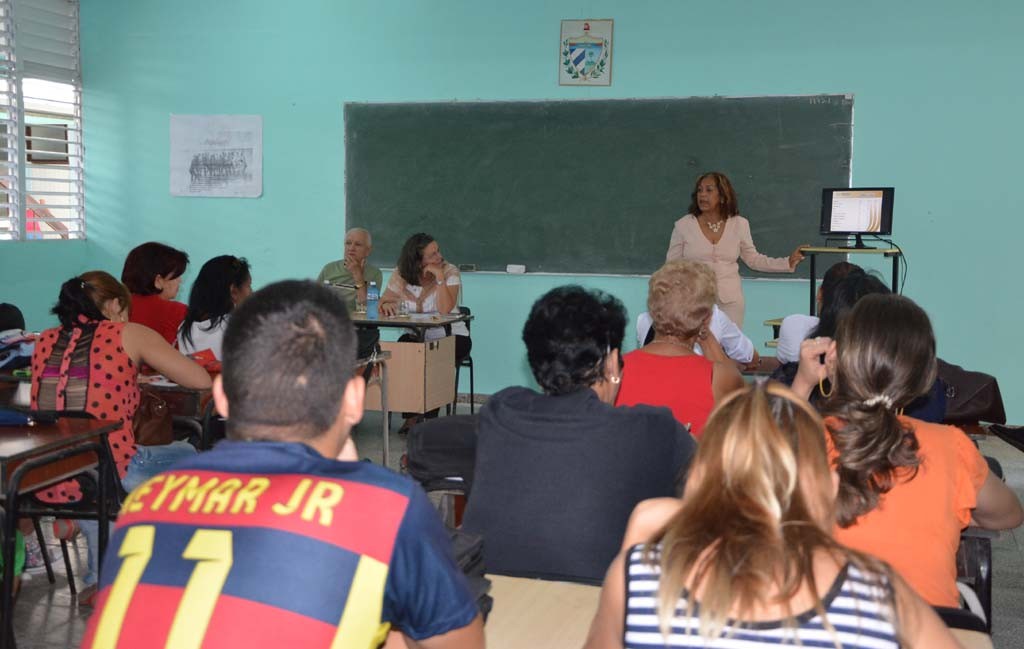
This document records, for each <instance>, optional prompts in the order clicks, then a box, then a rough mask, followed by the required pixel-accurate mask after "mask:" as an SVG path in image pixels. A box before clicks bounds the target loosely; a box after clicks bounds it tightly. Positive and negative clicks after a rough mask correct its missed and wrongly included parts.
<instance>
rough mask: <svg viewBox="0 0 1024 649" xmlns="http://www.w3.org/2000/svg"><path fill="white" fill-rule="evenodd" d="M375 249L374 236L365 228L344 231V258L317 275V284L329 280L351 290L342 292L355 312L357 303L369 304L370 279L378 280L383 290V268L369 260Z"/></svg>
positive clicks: (378, 284)
mask: <svg viewBox="0 0 1024 649" xmlns="http://www.w3.org/2000/svg"><path fill="white" fill-rule="evenodd" d="M372 251H373V239H372V238H371V237H370V232H369V231H368V230H366V229H364V228H352V229H350V230H349V231H348V232H346V233H345V258H344V259H339V260H337V261H332V262H330V263H328V264H327V265H325V266H324V267H323V270H321V271H320V274H319V275H317V278H316V281H317V283H318V284H323V283H325V282H326V283H328V284H331V285H334V286H339V287H341V288H346V289H350V290H347V291H344V292H343V294H342V297H343V299H344V300H345V305H346V306H347V307H348V312H349V313H352V312H354V311H355V307H356V303H357V302H359V303H363V304H365V303H366V289H367V287H369V285H370V282H376V283H377V289H378V290H379V291H380V292H382V293H383V292H384V286H383V283H384V276H383V275H382V274H381V272H380V269H379V268H377V267H376V266H374V265H373V264H370V263H369V262H368V261H367V260H368V259H369V257H370V252H372Z"/></svg>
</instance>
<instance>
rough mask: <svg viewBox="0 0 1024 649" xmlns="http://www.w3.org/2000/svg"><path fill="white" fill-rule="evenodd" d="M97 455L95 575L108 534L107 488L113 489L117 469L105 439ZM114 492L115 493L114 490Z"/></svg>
mask: <svg viewBox="0 0 1024 649" xmlns="http://www.w3.org/2000/svg"><path fill="white" fill-rule="evenodd" d="M99 446H100V448H99V450H98V452H97V456H98V457H99V480H97V482H98V483H99V484H97V485H96V499H97V500H98V502H97V503H96V517H97V518H98V519H99V520H98V521H96V523H97V525H98V526H99V539H98V542H97V548H96V575H97V577H98V576H99V575H100V574H102V570H103V557H104V555H105V554H106V553H107V542H108V541H109V535H110V520H109V519H110V517H109V516H108V515H107V502H108V501H107V497H108V496H107V490H108V489H115V488H116V485H115V484H114V482H113V481H114V480H116V479H117V471H116V469H114V468H113V466H114V465H113V461H114V458H113V455H112V454H111V453H110V449H109V447H108V446H107V441H106V440H105V439H103V440H100V442H99ZM114 493H117V492H116V491H115V492H114Z"/></svg>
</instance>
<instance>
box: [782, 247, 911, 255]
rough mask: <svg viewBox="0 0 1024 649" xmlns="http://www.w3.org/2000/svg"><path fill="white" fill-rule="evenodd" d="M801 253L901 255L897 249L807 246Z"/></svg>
mask: <svg viewBox="0 0 1024 649" xmlns="http://www.w3.org/2000/svg"><path fill="white" fill-rule="evenodd" d="M800 251H801V252H803V253H805V254H806V253H812V254H816V255H830V254H831V255H846V254H854V255H902V254H903V253H902V252H900V249H899V248H853V247H850V248H837V247H834V246H807V247H806V248H801V249H800Z"/></svg>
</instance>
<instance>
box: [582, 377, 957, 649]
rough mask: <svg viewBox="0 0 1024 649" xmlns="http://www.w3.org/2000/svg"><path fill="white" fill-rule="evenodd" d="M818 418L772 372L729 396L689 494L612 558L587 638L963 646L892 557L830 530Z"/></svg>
mask: <svg viewBox="0 0 1024 649" xmlns="http://www.w3.org/2000/svg"><path fill="white" fill-rule="evenodd" d="M822 426H823V424H822V421H821V419H820V418H818V416H817V414H816V413H815V412H814V411H813V410H812V409H811V408H810V407H808V405H807V404H806V403H803V402H801V400H800V398H799V397H797V396H796V395H795V394H793V393H792V392H790V391H789V390H787V389H785V388H783V387H781V386H779V385H777V384H770V383H769V384H764V383H758V384H756V385H754V386H751V387H749V388H746V389H745V390H743V391H740V392H736V393H734V394H732V395H730V396H729V397H727V398H726V400H725V401H724V402H723V403H722V404H721V405H720V406H719V407H718V408H717V409H716V410H715V412H714V413H712V415H711V418H710V419H709V420H708V425H707V427H706V428H705V433H704V438H703V439H702V440H701V443H700V448H699V449H698V451H697V456H696V458H695V459H694V463H693V467H692V468H691V470H690V476H689V479H688V480H687V483H686V491H685V493H684V495H683V499H682V502H681V503H680V504H679V505H678V506H677V507H676V508H675V511H674V513H673V514H672V515H671V516H670V517H669V518H668V519H667V520H666V521H664V523H663V524H661V525H659V529H658V531H657V532H656V533H655V534H654V536H653V538H650V537H649V539H650V540H649V542H646V543H645V542H643V541H641V542H639V543H638V544H636V545H634V544H633V542H632V541H629V542H630V546H628V547H626V548H624V549H623V551H622V552H621V553H620V554H619V556H618V557H617V558H616V559H615V561H614V562H612V564H611V567H610V568H609V569H608V575H607V577H606V579H605V582H604V587H603V589H602V591H601V600H600V604H599V606H598V611H597V615H596V616H595V617H594V622H593V624H592V625H591V628H590V635H589V637H588V638H587V643H586V645H585V646H586V649H611V648H616V649H620V648H623V647H625V648H634V647H636V648H639V647H645V648H647V647H651V648H653V647H722V648H729V647H774V646H787V647H788V646H793V647H797V646H807V647H844V648H845V649H857V648H865V649H866V648H869V647H870V648H873V649H889V648H891V649H896V648H897V647H901V646H910V647H927V648H928V649H932V648H939V647H943V648H945V647H949V648H953V647H959V646H960V645H959V644H957V642H956V640H955V639H954V638H953V636H952V634H951V633H950V631H949V630H948V629H947V628H946V627H945V625H943V623H942V621H941V620H940V619H939V617H938V615H936V613H935V611H933V610H932V609H931V607H929V606H928V605H927V604H926V603H925V602H924V601H922V600H921V598H920V597H919V596H918V595H916V594H915V593H914V591H913V590H911V588H910V587H909V586H908V585H907V584H905V583H904V582H903V580H902V579H900V578H899V577H898V576H896V575H895V574H893V573H892V571H891V570H890V569H889V567H888V566H886V565H885V564H883V563H881V562H879V561H877V560H875V559H873V558H871V557H868V556H866V555H863V554H861V553H859V552H856V551H852V550H849V549H847V548H846V547H843V546H842V545H840V544H839V543H837V542H836V541H835V540H833V538H832V535H831V532H832V526H833V524H834V521H835V482H834V480H835V474H834V473H832V472H831V471H830V470H829V464H828V459H827V457H826V451H825V440H824V437H823V436H822ZM635 525H636V518H635V517H634V520H633V521H631V523H630V527H631V530H630V531H631V533H632V532H633V531H634V530H633V529H632V528H633V527H634V526H635Z"/></svg>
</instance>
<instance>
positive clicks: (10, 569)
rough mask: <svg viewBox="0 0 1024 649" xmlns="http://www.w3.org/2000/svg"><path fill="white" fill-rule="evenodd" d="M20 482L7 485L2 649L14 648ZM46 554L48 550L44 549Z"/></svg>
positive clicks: (4, 530)
mask: <svg viewBox="0 0 1024 649" xmlns="http://www.w3.org/2000/svg"><path fill="white" fill-rule="evenodd" d="M18 482H20V480H19V479H17V477H12V478H11V482H10V484H9V485H7V502H6V503H5V504H6V507H5V509H4V513H3V519H4V520H3V535H4V539H3V558H4V584H3V604H2V606H3V608H2V609H0V615H2V616H3V624H2V626H3V630H2V632H0V649H7V647H13V646H14V546H15V543H14V535H15V530H16V528H17V526H18ZM43 552H46V548H43Z"/></svg>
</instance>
